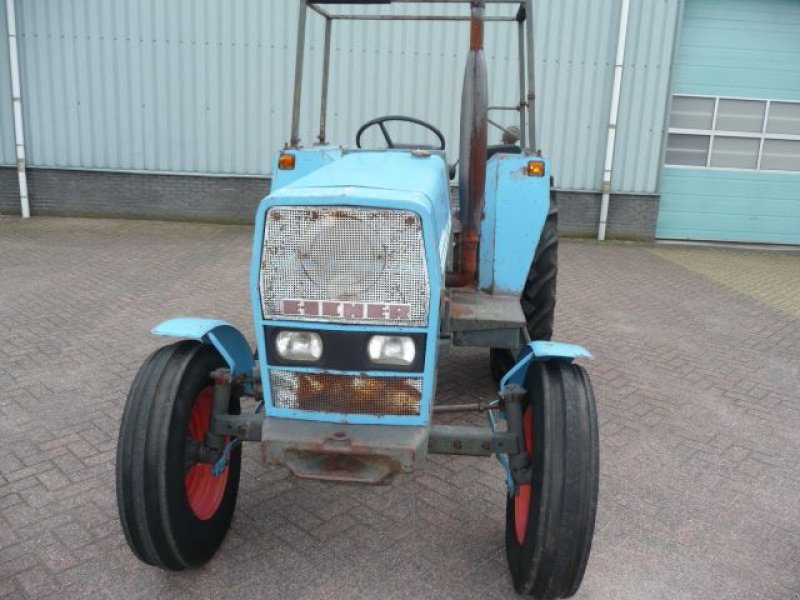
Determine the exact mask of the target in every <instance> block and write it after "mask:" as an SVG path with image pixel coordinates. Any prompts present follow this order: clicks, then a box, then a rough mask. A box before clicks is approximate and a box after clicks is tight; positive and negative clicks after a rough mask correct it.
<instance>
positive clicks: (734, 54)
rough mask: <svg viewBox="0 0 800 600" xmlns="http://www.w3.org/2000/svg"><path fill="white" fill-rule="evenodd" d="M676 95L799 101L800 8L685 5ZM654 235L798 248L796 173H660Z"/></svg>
mask: <svg viewBox="0 0 800 600" xmlns="http://www.w3.org/2000/svg"><path fill="white" fill-rule="evenodd" d="M673 69H674V74H675V75H674V79H675V83H674V89H673V93H674V94H690V95H701V96H721V97H739V98H753V99H760V100H767V99H770V100H794V101H797V100H800V2H797V0H761V1H759V2H756V1H755V0H749V1H748V0H734V1H729V2H723V1H721V0H691V1H690V2H686V8H685V11H684V18H683V27H682V30H681V36H680V46H679V48H678V52H677V56H676V60H675V65H674V67H673ZM660 192H661V200H660V203H659V212H658V221H657V226H656V236H657V237H659V238H668V239H676V240H712V241H736V242H755V243H775V244H800V172H798V173H784V172H770V171H755V170H753V171H747V170H741V171H737V170H725V169H714V168H709V169H702V168H701V169H686V168H679V167H665V168H664V169H663V172H662V177H661V186H660Z"/></svg>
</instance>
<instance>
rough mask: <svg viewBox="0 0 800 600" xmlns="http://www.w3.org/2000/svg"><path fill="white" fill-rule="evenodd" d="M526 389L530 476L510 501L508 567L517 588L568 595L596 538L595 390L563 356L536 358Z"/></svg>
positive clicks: (554, 595)
mask: <svg viewBox="0 0 800 600" xmlns="http://www.w3.org/2000/svg"><path fill="white" fill-rule="evenodd" d="M526 389H527V395H526V400H525V406H524V407H523V433H524V438H525V439H524V442H525V449H526V451H527V452H528V454H529V456H530V457H531V461H532V465H533V475H532V479H531V483H530V484H520V485H517V490H516V493H515V494H514V495H511V494H509V495H508V498H507V503H506V556H507V559H508V566H509V570H510V571H511V577H512V580H513V583H514V589H515V590H516V591H517V592H518V593H522V594H529V595H532V596H534V597H535V598H539V599H549V598H568V597H570V596H572V595H573V594H574V593H575V592H576V591H577V590H578V587H579V586H580V584H581V581H582V580H583V574H584V572H585V570H586V563H587V561H588V560H589V552H590V550H591V546H592V537H593V535H594V523H595V514H596V511H597V491H598V475H599V447H598V434H597V412H596V409H595V403H594V393H593V391H592V386H591V383H590V381H589V377H588V375H587V374H586V371H585V370H584V369H583V368H582V367H580V366H578V365H574V364H571V363H567V362H564V361H543V362H534V363H533V364H532V365H531V367H530V368H529V369H528V374H527V380H526Z"/></svg>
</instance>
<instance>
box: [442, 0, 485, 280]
mask: <svg viewBox="0 0 800 600" xmlns="http://www.w3.org/2000/svg"><path fill="white" fill-rule="evenodd" d="M484 7H485V0H472V3H471V7H470V21H469V25H470V35H469V54H468V55H467V66H466V69H465V70H464V86H463V88H462V91H461V130H460V139H459V160H460V163H461V166H460V167H459V172H458V207H459V218H460V220H461V234H460V237H459V242H458V248H457V255H458V270H457V271H454V272H450V273H448V274H447V278H446V285H447V286H448V287H463V286H465V285H469V284H471V283H473V282H474V281H475V276H476V274H477V272H478V241H479V238H480V234H479V231H480V225H481V220H482V219H483V200H484V193H485V184H486V139H487V123H488V106H489V101H488V98H489V88H488V84H487V80H486V58H485V57H484V54H483V17H484Z"/></svg>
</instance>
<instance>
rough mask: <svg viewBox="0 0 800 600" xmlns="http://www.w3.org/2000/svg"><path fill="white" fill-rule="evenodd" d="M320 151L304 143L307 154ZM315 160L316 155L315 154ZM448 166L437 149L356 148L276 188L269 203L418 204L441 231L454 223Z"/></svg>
mask: <svg viewBox="0 0 800 600" xmlns="http://www.w3.org/2000/svg"><path fill="white" fill-rule="evenodd" d="M314 152H319V151H318V150H316V149H308V150H305V149H300V150H296V151H293V153H296V154H297V159H298V163H301V162H305V161H302V158H305V157H302V154H305V153H314ZM312 160H313V159H312ZM446 173H447V166H446V165H445V162H444V160H442V158H441V157H440V156H438V155H436V154H428V155H425V156H415V155H413V154H411V153H410V152H409V151H407V150H406V151H400V150H398V151H386V150H383V151H374V152H372V151H366V152H365V151H355V152H347V153H344V154H342V155H341V158H339V159H338V160H334V161H333V162H328V163H327V164H323V165H322V166H319V167H318V168H316V169H314V170H313V171H311V172H310V173H308V174H306V175H303V176H301V177H299V178H297V179H295V180H294V181H292V182H291V183H287V184H285V185H283V186H281V187H279V188H278V189H277V190H275V191H274V192H273V193H272V194H270V196H269V197H268V201H269V203H270V204H301V203H306V204H331V203H339V204H342V205H346V206H347V205H353V206H355V205H361V206H363V205H365V199H369V200H368V204H369V205H371V206H375V207H379V208H403V209H410V210H414V211H415V212H417V213H419V214H420V215H421V216H422V217H423V218H425V217H430V218H432V219H433V220H434V224H435V228H436V230H437V231H442V230H444V229H445V228H449V222H450V190H449V185H448V182H447V176H446Z"/></svg>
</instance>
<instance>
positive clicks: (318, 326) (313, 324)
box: [262, 319, 428, 333]
mask: <svg viewBox="0 0 800 600" xmlns="http://www.w3.org/2000/svg"><path fill="white" fill-rule="evenodd" d="M262 322H263V324H264V325H269V326H271V327H288V328H290V329H291V328H293V329H314V330H319V331H342V330H347V331H374V332H375V333H427V331H428V328H427V327H409V326H406V325H397V326H392V325H362V324H353V325H346V324H343V323H323V322H320V321H292V320H289V319H281V320H279V321H276V320H274V319H267V320H264V321H262Z"/></svg>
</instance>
